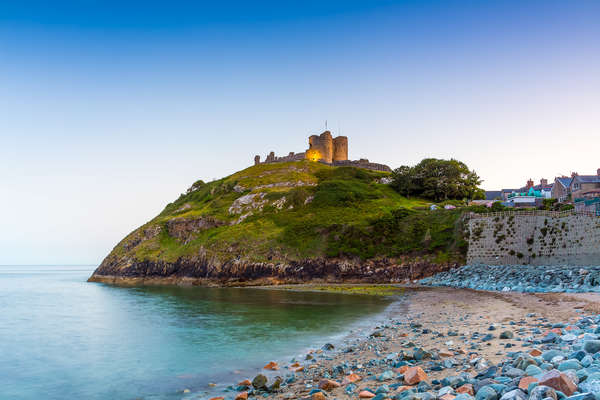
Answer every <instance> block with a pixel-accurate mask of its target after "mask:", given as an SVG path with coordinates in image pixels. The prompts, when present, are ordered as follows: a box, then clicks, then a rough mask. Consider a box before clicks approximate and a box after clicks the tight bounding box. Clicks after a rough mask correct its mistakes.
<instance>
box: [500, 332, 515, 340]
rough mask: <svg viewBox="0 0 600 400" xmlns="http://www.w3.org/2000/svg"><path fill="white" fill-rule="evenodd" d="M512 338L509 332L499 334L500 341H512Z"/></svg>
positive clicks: (512, 335)
mask: <svg viewBox="0 0 600 400" xmlns="http://www.w3.org/2000/svg"><path fill="white" fill-rule="evenodd" d="M514 336H515V335H514V334H513V333H512V332H511V331H504V332H502V333H501V334H500V339H512V338H513V337H514Z"/></svg>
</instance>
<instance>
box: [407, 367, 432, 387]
mask: <svg viewBox="0 0 600 400" xmlns="http://www.w3.org/2000/svg"><path fill="white" fill-rule="evenodd" d="M425 380H427V374H426V373H425V371H423V369H422V368H421V367H410V368H408V369H407V370H406V372H405V373H404V382H406V383H407V384H409V385H416V384H417V383H419V382H421V381H425Z"/></svg>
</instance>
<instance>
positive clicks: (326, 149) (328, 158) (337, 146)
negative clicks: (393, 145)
mask: <svg viewBox="0 0 600 400" xmlns="http://www.w3.org/2000/svg"><path fill="white" fill-rule="evenodd" d="M305 159H306V160H310V161H318V162H321V163H324V164H328V165H333V166H336V167H338V166H339V167H341V166H348V167H358V168H365V169H372V170H375V171H387V172H390V171H391V168H390V167H388V166H387V165H384V164H377V163H372V162H369V160H367V159H364V158H361V159H360V160H355V161H352V160H348V137H346V136H337V137H335V138H334V137H332V136H331V132H329V131H325V132H323V133H321V134H320V135H311V136H310V137H309V138H308V149H307V150H306V151H305V152H304V153H294V152H290V153H289V154H288V155H287V156H283V157H276V156H275V153H274V152H270V153H269V155H268V156H267V157H266V158H265V161H264V162H263V164H269V163H276V162H290V161H301V160H305ZM259 164H261V161H260V156H258V155H257V156H255V157H254V165H259Z"/></svg>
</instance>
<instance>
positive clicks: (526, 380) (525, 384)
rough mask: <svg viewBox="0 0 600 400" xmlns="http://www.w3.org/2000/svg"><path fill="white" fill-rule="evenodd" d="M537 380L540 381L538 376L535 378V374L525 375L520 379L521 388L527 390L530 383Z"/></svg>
mask: <svg viewBox="0 0 600 400" xmlns="http://www.w3.org/2000/svg"><path fill="white" fill-rule="evenodd" d="M535 382H538V380H537V378H534V377H533V376H524V377H523V378H521V380H520V381H519V389H521V390H524V391H527V389H528V388H529V385H531V384H532V383H535Z"/></svg>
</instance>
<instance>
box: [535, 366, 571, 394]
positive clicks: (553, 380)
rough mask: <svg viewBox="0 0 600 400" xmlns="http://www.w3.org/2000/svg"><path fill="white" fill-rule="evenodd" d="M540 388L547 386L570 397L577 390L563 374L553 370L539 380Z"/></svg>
mask: <svg viewBox="0 0 600 400" xmlns="http://www.w3.org/2000/svg"><path fill="white" fill-rule="evenodd" d="M540 386H548V387H551V388H552V389H554V390H558V391H561V392H563V393H564V394H566V395H567V396H571V395H572V394H573V393H575V391H576V390H577V385H575V384H574V383H573V381H572V380H571V379H570V378H569V377H568V376H567V375H565V374H562V373H560V372H559V371H557V370H555V369H553V370H552V371H549V372H546V373H545V374H544V375H542V377H541V378H540Z"/></svg>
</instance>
